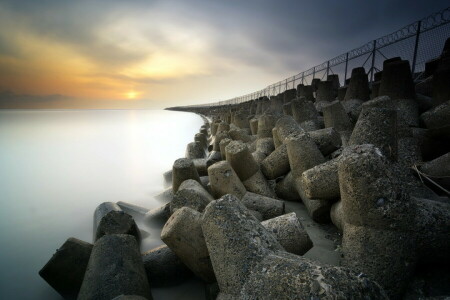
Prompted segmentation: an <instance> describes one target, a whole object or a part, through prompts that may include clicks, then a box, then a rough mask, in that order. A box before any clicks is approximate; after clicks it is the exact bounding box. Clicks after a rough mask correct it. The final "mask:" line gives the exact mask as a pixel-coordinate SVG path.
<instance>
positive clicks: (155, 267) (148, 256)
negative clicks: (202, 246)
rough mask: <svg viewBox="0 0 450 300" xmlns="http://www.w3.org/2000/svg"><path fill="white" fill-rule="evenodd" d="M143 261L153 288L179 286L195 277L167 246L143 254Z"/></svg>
mask: <svg viewBox="0 0 450 300" xmlns="http://www.w3.org/2000/svg"><path fill="white" fill-rule="evenodd" d="M142 260H143V262H144V268H145V272H146V273H147V278H148V281H149V284H150V286H151V287H165V286H174V285H178V284H180V283H182V282H184V281H186V280H188V279H189V278H191V277H192V276H193V274H192V272H191V270H189V269H188V268H187V267H186V265H185V264H184V263H183V262H182V261H181V260H180V259H179V258H178V256H177V255H176V254H175V253H174V252H173V251H172V250H171V249H170V248H169V247H167V245H162V246H159V247H157V248H154V249H152V250H150V251H147V252H145V253H143V254H142Z"/></svg>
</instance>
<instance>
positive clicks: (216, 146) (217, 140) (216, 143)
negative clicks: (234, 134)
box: [212, 131, 230, 151]
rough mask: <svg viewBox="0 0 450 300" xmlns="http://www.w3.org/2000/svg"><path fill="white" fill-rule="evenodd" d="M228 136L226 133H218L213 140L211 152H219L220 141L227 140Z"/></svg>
mask: <svg viewBox="0 0 450 300" xmlns="http://www.w3.org/2000/svg"><path fill="white" fill-rule="evenodd" d="M229 138H230V135H229V134H228V131H222V132H218V133H217V134H216V136H215V138H214V144H213V149H212V150H213V151H220V141H222V140H223V139H229Z"/></svg>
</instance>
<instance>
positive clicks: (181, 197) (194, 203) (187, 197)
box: [170, 179, 214, 214]
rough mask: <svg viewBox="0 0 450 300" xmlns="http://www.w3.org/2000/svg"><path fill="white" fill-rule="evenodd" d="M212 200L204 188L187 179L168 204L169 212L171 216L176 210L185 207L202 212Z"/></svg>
mask: <svg viewBox="0 0 450 300" xmlns="http://www.w3.org/2000/svg"><path fill="white" fill-rule="evenodd" d="M212 200H214V198H213V197H212V196H211V195H210V194H209V193H208V192H207V191H206V190H205V188H204V187H203V186H202V185H201V184H200V183H198V182H197V181H195V180H192V179H188V180H185V181H183V183H182V184H181V185H180V188H179V189H178V192H176V194H175V195H174V197H173V200H172V201H171V202H170V212H171V214H173V213H174V212H175V211H177V210H178V209H180V208H182V207H184V206H186V207H190V208H192V209H194V210H196V211H198V212H202V211H203V210H204V209H205V207H206V205H208V204H209V202H211V201H212Z"/></svg>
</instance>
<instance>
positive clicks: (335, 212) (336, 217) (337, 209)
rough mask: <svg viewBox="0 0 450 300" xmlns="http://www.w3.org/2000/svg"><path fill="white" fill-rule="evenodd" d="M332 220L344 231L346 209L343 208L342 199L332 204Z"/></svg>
mask: <svg viewBox="0 0 450 300" xmlns="http://www.w3.org/2000/svg"><path fill="white" fill-rule="evenodd" d="M330 217H331V222H332V223H333V224H334V225H335V226H336V227H337V228H338V229H339V231H340V232H343V231H344V224H345V222H344V211H343V210H342V201H338V202H336V203H334V204H333V206H331V211H330Z"/></svg>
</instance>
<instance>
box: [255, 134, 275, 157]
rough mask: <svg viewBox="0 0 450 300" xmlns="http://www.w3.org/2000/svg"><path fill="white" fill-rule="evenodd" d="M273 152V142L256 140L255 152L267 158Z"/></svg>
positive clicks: (265, 139) (270, 140)
mask: <svg viewBox="0 0 450 300" xmlns="http://www.w3.org/2000/svg"><path fill="white" fill-rule="evenodd" d="M274 150H275V145H274V141H273V139H271V138H263V139H258V140H257V141H256V151H259V152H261V153H263V154H264V155H266V156H268V155H270V153H272V152H273V151H274Z"/></svg>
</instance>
